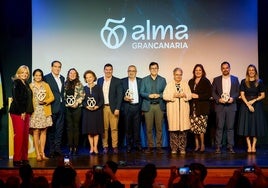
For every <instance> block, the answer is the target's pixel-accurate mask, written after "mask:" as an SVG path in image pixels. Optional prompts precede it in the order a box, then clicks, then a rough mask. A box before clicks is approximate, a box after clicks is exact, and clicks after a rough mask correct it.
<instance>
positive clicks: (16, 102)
mask: <svg viewBox="0 0 268 188" xmlns="http://www.w3.org/2000/svg"><path fill="white" fill-rule="evenodd" d="M32 99H33V93H32V90H31V88H30V86H29V84H28V83H27V82H26V83H25V84H23V82H22V81H21V80H20V79H16V80H14V82H13V87H12V103H11V105H10V108H9V112H10V113H11V114H17V115H20V114H22V113H27V114H32V113H33V111H34V109H33V100H32Z"/></svg>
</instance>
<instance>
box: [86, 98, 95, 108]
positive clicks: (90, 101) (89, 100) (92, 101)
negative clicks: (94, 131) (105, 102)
mask: <svg viewBox="0 0 268 188" xmlns="http://www.w3.org/2000/svg"><path fill="white" fill-rule="evenodd" d="M95 105H96V100H95V99H94V97H88V98H87V106H88V107H90V108H93V107H94V106H95Z"/></svg>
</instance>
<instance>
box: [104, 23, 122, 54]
mask: <svg viewBox="0 0 268 188" xmlns="http://www.w3.org/2000/svg"><path fill="white" fill-rule="evenodd" d="M124 22H125V18H122V19H121V20H115V19H110V18H109V19H107V20H106V23H105V25H104V27H103V28H102V29H101V40H102V41H103V43H104V44H105V45H106V46H107V47H108V48H111V49H117V48H119V47H120V46H122V44H123V43H124V42H125V40H126V37H127V29H126V27H125V26H124V25H119V24H122V23H124ZM111 24H118V25H115V26H114V27H113V28H112V27H111V26H110V25H111Z"/></svg>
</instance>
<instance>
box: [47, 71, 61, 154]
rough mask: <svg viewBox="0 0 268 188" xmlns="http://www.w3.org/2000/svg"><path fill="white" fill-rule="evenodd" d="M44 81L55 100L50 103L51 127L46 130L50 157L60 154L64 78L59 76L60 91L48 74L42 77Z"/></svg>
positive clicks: (52, 77) (51, 76)
mask: <svg viewBox="0 0 268 188" xmlns="http://www.w3.org/2000/svg"><path fill="white" fill-rule="evenodd" d="M44 80H45V81H46V82H47V83H48V84H49V86H50V88H51V91H52V93H53V95H54V97H55V100H54V101H53V102H52V103H51V108H52V121H53V125H52V127H49V128H48V142H49V152H50V156H53V155H58V154H61V153H62V152H61V149H60V147H61V142H62V134H63V127H64V80H65V79H64V77H63V76H61V75H60V81H61V84H62V86H61V90H59V87H58V84H57V82H56V80H55V78H54V76H53V75H52V73H49V74H47V75H45V76H44Z"/></svg>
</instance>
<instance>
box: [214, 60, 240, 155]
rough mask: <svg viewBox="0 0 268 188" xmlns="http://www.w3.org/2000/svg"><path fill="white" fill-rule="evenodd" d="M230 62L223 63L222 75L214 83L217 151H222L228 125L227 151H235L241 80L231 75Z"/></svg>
mask: <svg viewBox="0 0 268 188" xmlns="http://www.w3.org/2000/svg"><path fill="white" fill-rule="evenodd" d="M230 70H231V67H230V64H229V63H228V62H226V61H225V62H223V63H222V64H221V71H222V75H221V76H218V77H216V78H214V80H213V83H212V96H213V98H214V100H215V102H216V104H215V112H216V123H217V128H216V151H215V153H217V154H219V153H221V147H222V136H223V132H224V130H223V128H224V126H226V132H227V151H228V153H235V151H234V150H233V146H234V121H235V114H236V110H237V105H236V99H237V98H238V96H239V81H238V78H237V77H235V76H232V75H230Z"/></svg>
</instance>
